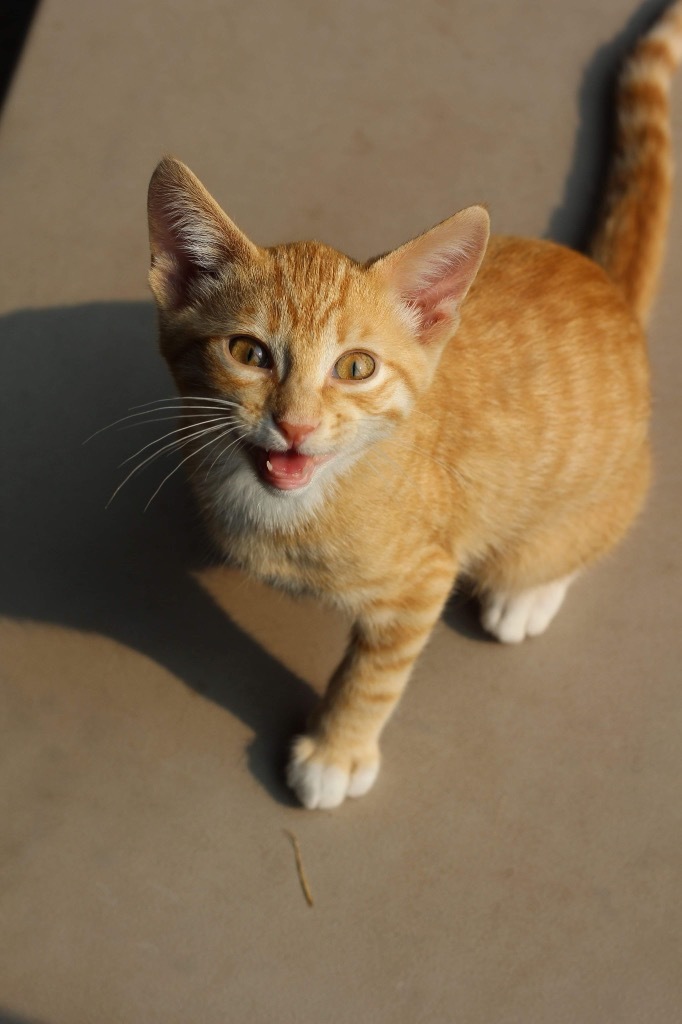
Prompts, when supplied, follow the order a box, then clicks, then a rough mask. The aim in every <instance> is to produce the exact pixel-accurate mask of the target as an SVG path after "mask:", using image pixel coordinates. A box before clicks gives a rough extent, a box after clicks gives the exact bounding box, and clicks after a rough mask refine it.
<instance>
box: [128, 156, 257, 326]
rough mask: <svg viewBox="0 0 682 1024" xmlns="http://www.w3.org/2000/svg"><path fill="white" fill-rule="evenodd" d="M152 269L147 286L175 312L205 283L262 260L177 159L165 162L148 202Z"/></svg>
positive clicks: (169, 158)
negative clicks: (238, 266)
mask: <svg viewBox="0 0 682 1024" xmlns="http://www.w3.org/2000/svg"><path fill="white" fill-rule="evenodd" d="M147 209H148V214H149V244H150V248H151V255H152V267H151V271H150V273H149V283H150V285H151V289H152V291H153V293H154V297H155V298H156V300H157V302H158V303H159V305H160V306H161V307H163V308H167V309H168V308H170V309H173V310H177V309H180V308H182V307H183V306H186V305H188V304H189V303H191V301H192V299H193V298H195V297H196V296H197V295H198V294H200V293H201V288H202V284H205V283H206V282H207V281H210V280H212V279H213V278H215V277H216V276H217V275H218V274H220V273H221V272H222V271H224V270H225V268H226V267H227V266H228V265H230V264H232V265H234V264H237V263H242V264H247V263H249V262H253V261H254V260H257V259H259V253H260V250H259V249H258V247H257V246H256V245H254V244H253V242H251V241H250V240H249V239H248V238H247V237H246V235H245V234H244V233H243V232H242V231H240V230H239V228H238V227H237V225H236V224H234V223H233V222H232V221H231V220H230V218H229V217H228V216H227V214H226V213H224V212H223V211H222V210H221V208H220V207H219V206H218V204H217V203H216V201H215V199H214V198H213V197H212V196H211V195H210V194H209V193H208V192H207V191H206V189H205V188H204V186H203V185H202V184H201V182H200V181H199V179H198V178H197V177H195V175H194V174H192V172H191V171H190V169H189V167H186V166H185V165H184V164H183V163H181V162H180V161H179V160H176V159H175V158H174V157H171V156H167V157H164V158H163V160H162V161H161V163H160V164H159V165H158V167H157V168H156V170H155V171H154V173H153V175H152V179H151V181H150V183H149V196H148V201H147Z"/></svg>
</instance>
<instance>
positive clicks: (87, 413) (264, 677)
mask: <svg viewBox="0 0 682 1024" xmlns="http://www.w3.org/2000/svg"><path fill="white" fill-rule="evenodd" d="M154 337H155V324H154V314H153V310H152V307H151V305H150V304H148V303H102V304H92V305H85V306H79V307H74V308H61V309H60V308H58V309H48V310H42V311H25V312H19V313H16V314H13V315H10V316H7V317H4V318H2V319H1V320H0V339H1V343H2V347H3V354H2V361H3V378H4V380H3V384H4V397H3V402H2V404H1V408H0V423H1V430H0V451H1V452H2V455H1V465H2V476H1V479H2V500H1V501H0V515H1V516H2V520H3V523H2V547H3V552H2V573H1V574H0V614H3V615H5V616H9V617H13V618H16V619H20V620H21V619H28V620H35V621H39V622H46V623H54V624H58V625H60V626H66V627H68V628H71V629H75V630H82V631H87V632H95V633H98V634H101V635H104V636H107V637H111V638H113V639H114V640H116V641H118V642H120V643H122V644H124V645H126V646H128V647H130V648H133V649H135V650H138V651H140V652H142V653H143V654H145V655H146V656H148V657H149V658H151V659H153V660H155V661H156V662H157V663H158V664H160V665H162V666H164V667H165V668H167V669H168V670H169V671H170V672H172V673H173V675H175V676H176V677H177V678H179V679H181V680H182V681H183V682H184V683H186V684H187V685H188V686H190V687H192V688H193V689H194V690H196V691H198V692H200V693H202V694H203V695H204V696H205V697H207V698H210V699H211V700H213V701H215V702H217V703H218V704H220V705H223V706H224V707H225V708H227V709H228V710H229V711H230V712H231V713H232V714H234V715H236V716H237V717H238V718H239V719H241V720H242V721H243V722H244V723H246V724H247V725H248V727H249V728H250V729H251V730H252V732H253V737H254V738H253V741H252V743H251V745H250V748H249V753H248V756H249V764H250V768H251V770H252V772H253V774H254V775H255V777H256V778H258V779H259V780H260V782H261V783H262V784H263V785H264V786H265V787H266V788H267V789H268V791H269V792H270V793H271V794H272V795H273V797H274V798H276V799H277V800H279V801H281V802H286V803H289V802H293V800H292V798H291V797H290V796H289V794H288V791H287V790H286V788H285V786H284V784H283V781H282V780H283V772H282V768H283V763H284V756H285V751H286V747H287V742H288V740H289V738H290V736H291V734H292V733H293V732H295V731H297V730H298V729H299V728H300V727H301V726H302V725H303V724H304V722H305V719H306V718H307V715H308V714H309V712H310V710H311V708H312V706H313V704H314V701H315V694H314V692H313V690H312V688H311V687H310V686H309V685H307V684H306V683H305V682H303V681H302V680H301V679H298V678H296V677H295V676H294V675H293V674H292V673H291V672H290V671H288V670H287V669H286V668H285V667H284V666H283V665H282V664H280V663H279V662H278V661H277V660H275V658H273V657H272V656H271V655H270V654H269V653H267V651H265V650H264V649H263V648H262V647H260V646H259V645H258V644H257V643H256V642H255V641H254V640H252V639H251V638H250V637H249V636H247V635H246V633H244V632H243V631H242V630H241V629H239V628H238V626H237V625H236V624H235V623H234V622H232V621H231V620H230V618H229V617H228V616H227V615H226V614H225V612H224V611H223V609H222V608H221V607H219V606H218V604H217V603H216V602H214V600H213V599H212V598H211V596H210V595H209V594H208V593H207V592H206V590H205V589H203V587H202V586H200V585H199V583H198V582H197V580H196V579H195V578H194V576H193V575H192V570H193V569H198V568H201V567H202V566H203V565H205V564H206V562H207V558H208V555H209V552H208V546H207V545H206V543H205V541H204V540H203V535H202V532H201V529H200V527H199V525H198V524H197V523H196V522H195V517H194V513H193V509H192V506H191V502H190V500H189V498H188V495H187V489H186V487H185V484H184V481H183V480H182V472H178V473H177V474H175V475H174V477H173V478H172V479H170V480H169V481H168V483H167V484H166V485H165V486H164V488H163V489H162V490H161V492H160V493H159V496H158V498H156V499H155V500H154V502H153V504H152V505H151V506H150V508H149V510H148V511H147V512H143V509H144V505H145V502H146V499H147V498H148V497H149V496H150V494H151V493H152V491H153V490H154V488H155V486H156V484H158V482H159V481H160V479H162V477H163V475H165V473H168V472H169V471H170V469H172V468H173V466H174V465H176V464H177V462H178V458H177V456H176V457H175V459H174V460H173V459H171V460H170V461H167V462H163V460H161V462H159V463H158V464H157V467H155V468H156V472H154V471H153V470H152V469H151V468H150V471H149V472H148V473H146V474H145V473H142V474H140V478H139V483H136V481H131V485H130V488H127V487H126V488H124V489H123V491H122V492H121V495H120V497H118V498H117V499H116V500H115V501H114V502H113V503H112V505H111V506H110V508H109V509H108V510H105V504H106V502H107V500H108V498H109V496H110V495H111V493H112V491H113V489H114V487H115V486H116V484H117V482H119V481H120V480H121V479H122V477H123V475H124V473H125V469H124V470H118V469H117V466H118V464H119V463H120V462H121V460H122V459H123V458H124V457H125V456H126V455H128V454H130V453H131V452H134V451H135V450H136V449H138V448H140V447H141V446H142V445H143V444H145V443H146V441H149V440H150V439H151V438H152V437H154V436H158V435H160V434H161V433H163V432H164V431H166V430H171V429H172V428H173V426H174V424H173V423H172V422H169V423H159V424H157V425H155V426H154V427H151V428H149V429H147V430H141V431H137V430H126V431H123V432H120V431H116V430H111V431H106V432H104V433H102V434H100V435H98V436H97V437H95V438H93V439H92V440H91V441H89V442H88V443H87V444H86V445H83V443H82V442H83V441H84V439H85V438H87V437H88V435H90V434H92V433H93V431H95V430H97V429H98V428H99V427H101V426H103V425H104V424H106V423H109V422H111V421H113V420H115V419H117V418H118V417H119V416H122V415H124V414H125V413H126V412H127V409H128V407H129V406H132V405H135V404H137V403H140V402H144V401H148V400H150V399H154V398H159V397H163V396H166V395H172V394H173V386H172V383H171V381H170V378H169V377H168V375H167V373H166V371H165V369H164V367H163V364H162V361H161V358H160V356H159V355H158V354H157V352H156V350H155V345H154ZM134 464H135V463H132V465H134ZM128 468H129V467H128ZM92 668H93V666H91V669H92Z"/></svg>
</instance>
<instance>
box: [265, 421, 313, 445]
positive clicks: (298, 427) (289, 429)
mask: <svg viewBox="0 0 682 1024" xmlns="http://www.w3.org/2000/svg"><path fill="white" fill-rule="evenodd" d="M275 423H276V424H277V427H278V429H279V430H280V431H281V432H282V433H283V434H284V436H285V437H286V439H287V441H288V442H289V443H290V444H291V445H292V447H293V448H298V446H299V445H300V444H301V443H302V442H303V441H305V439H306V437H307V436H308V434H312V432H313V431H314V430H317V428H318V426H319V422H318V423H289V421H288V420H277V419H276V420H275Z"/></svg>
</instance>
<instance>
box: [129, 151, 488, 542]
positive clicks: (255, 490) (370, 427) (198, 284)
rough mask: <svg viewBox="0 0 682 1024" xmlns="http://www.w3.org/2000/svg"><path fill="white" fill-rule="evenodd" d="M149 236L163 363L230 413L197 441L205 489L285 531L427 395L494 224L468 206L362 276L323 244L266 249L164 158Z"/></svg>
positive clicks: (152, 195) (197, 394) (195, 393)
mask: <svg viewBox="0 0 682 1024" xmlns="http://www.w3.org/2000/svg"><path fill="white" fill-rule="evenodd" d="M149 228H150V240H151V252H152V267H151V271H150V283H151V288H152V291H153V293H154V297H155V299H156V303H157V307H158V311H159V324H160V336H161V349H162V352H163V354H164V356H165V358H166V360H167V361H168V364H169V366H170V369H171V371H172V373H173V376H174V378H175V380H176V383H177V385H178V388H179V390H180V393H181V394H182V395H184V396H187V401H188V407H189V406H192V403H195V406H192V407H196V408H199V407H200V405H201V400H202V399H203V400H204V403H203V408H204V410H205V409H206V408H207V407H209V408H210V407H211V406H212V405H215V408H216V417H218V418H219V417H220V416H221V415H222V416H223V417H224V431H225V432H224V433H223V429H221V424H220V422H219V419H218V420H216V424H215V427H212V428H211V429H212V430H213V433H210V432H209V433H208V434H203V435H201V436H200V437H198V440H197V442H196V447H197V457H198V458H202V459H203V457H204V456H203V455H201V451H203V453H204V455H205V460H204V461H205V462H206V463H207V464H208V466H209V468H210V472H208V473H207V474H206V479H205V487H204V488H203V489H204V491H205V492H206V491H208V492H210V497H211V498H212V500H213V501H214V503H216V504H223V503H224V504H225V507H226V509H228V507H229V508H231V509H232V510H233V513H234V514H236V515H239V516H246V517H247V518H253V516H256V517H257V518H259V520H260V521H261V522H262V524H263V525H271V526H286V524H287V522H294V521H295V520H296V519H297V518H298V515H299V514H300V512H302V511H305V510H307V509H311V508H313V507H314V506H315V505H316V504H317V502H318V501H319V500H320V499H321V498H322V496H323V495H324V493H325V491H326V488H327V486H328V485H329V484H330V483H332V482H333V481H334V480H335V479H338V477H339V475H340V474H343V473H344V472H345V471H346V470H347V469H348V468H349V467H350V466H351V465H352V464H353V463H354V462H355V461H356V460H357V459H358V457H360V456H361V455H362V454H363V453H364V452H366V451H367V449H368V448H370V447H371V446H372V445H373V444H374V443H376V442H377V441H378V440H380V439H382V438H384V437H385V436H386V435H387V434H388V433H390V432H391V430H392V429H394V428H395V426H396V425H397V424H398V423H399V422H400V421H401V420H403V419H404V418H405V417H407V416H408V415H409V413H410V411H411V409H412V407H413V405H414V402H415V400H416V398H417V396H418V395H419V394H420V393H421V392H423V391H424V390H425V389H426V388H428V386H429V384H430V382H431V380H432V378H433V374H434V373H435V372H437V366H438V361H439V358H440V355H441V352H442V350H443V348H444V346H445V344H446V343H447V341H448V339H449V338H450V337H451V336H452V335H453V333H454V331H455V330H456V327H457V323H458V317H459V307H460V305H461V302H462V300H463V298H464V296H465V295H466V293H467V291H468V289H469V286H470V285H471V283H472V281H473V279H474V277H475V275H476V273H477V271H478V268H479V266H480V263H481V260H482V258H483V254H484V252H485V247H486V244H487V239H488V232H489V221H488V215H487V213H486V211H485V210H484V209H483V208H482V207H480V206H474V207H470V208H469V209H466V210H463V211H461V212H460V213H458V214H455V216H454V217H451V218H450V219H449V220H446V221H444V222H443V223H441V224H439V225H437V226H436V227H434V228H432V229H431V230H430V231H428V232H426V233H425V234H423V235H420V236H419V237H418V238H416V239H414V240H412V241H411V242H408V243H407V244H406V245H404V246H401V247H400V248H399V249H396V250H395V251H394V252H392V253H389V254H387V255H385V256H382V257H380V258H379V259H377V260H374V261H371V262H369V263H368V264H365V265H362V264H359V263H356V262H354V261H353V260H351V259H349V258H348V257H347V256H344V255H342V254H341V253H338V252H336V251H335V250H333V249H331V248H329V247H328V246H326V245H322V244H320V243H318V242H295V243H291V244H288V245H279V246H273V247H271V248H267V249H264V248H260V247H259V246H257V245H255V244H254V243H253V242H251V241H250V240H249V239H248V238H247V237H246V235H244V234H243V233H242V232H241V231H240V230H239V228H237V227H236V225H235V224H233V222H232V221H231V220H230V219H229V218H228V217H227V216H226V215H225V213H223V211H222V210H221V209H220V207H219V206H218V205H217V203H216V202H215V200H213V199H212V197H211V196H210V195H209V194H208V192H207V191H206V190H205V189H204V187H203V186H202V185H201V183H200V182H199V181H198V180H197V178H196V177H195V176H194V175H193V174H192V173H191V171H189V170H188V168H186V167H185V166H184V165H183V164H181V163H180V162H179V161H177V160H174V159H172V158H166V159H164V160H162V161H161V163H160V164H159V166H158V167H157V169H156V171H155V172H154V175H153V176H152V180H151V183H150V186H149ZM223 403H224V404H223ZM202 445H203V449H202V447H201V446H202ZM200 475H201V476H203V474H200ZM256 510H258V511H256Z"/></svg>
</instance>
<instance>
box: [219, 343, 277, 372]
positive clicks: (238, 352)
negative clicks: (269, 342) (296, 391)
mask: <svg viewBox="0 0 682 1024" xmlns="http://www.w3.org/2000/svg"><path fill="white" fill-rule="evenodd" d="M228 348H229V350H230V355H231V356H232V358H233V359H236V360H237V362H238V363H243V364H244V366H257V367H259V368H260V369H262V370H266V369H268V367H270V366H272V357H271V355H270V353H269V352H268V350H267V348H266V347H265V345H263V343H262V342H260V341H256V339H255V338H248V337H246V336H245V335H240V336H239V337H238V338H231V339H230V341H229V343H228Z"/></svg>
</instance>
